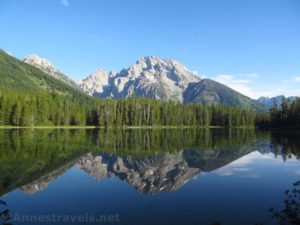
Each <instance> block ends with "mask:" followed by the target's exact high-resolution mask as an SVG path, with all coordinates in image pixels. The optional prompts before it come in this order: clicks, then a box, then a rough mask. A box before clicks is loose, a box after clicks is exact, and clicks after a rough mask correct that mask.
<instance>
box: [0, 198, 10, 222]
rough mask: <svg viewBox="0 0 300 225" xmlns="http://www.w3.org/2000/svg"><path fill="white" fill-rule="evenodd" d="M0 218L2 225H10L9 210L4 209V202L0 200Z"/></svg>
mask: <svg viewBox="0 0 300 225" xmlns="http://www.w3.org/2000/svg"><path fill="white" fill-rule="evenodd" d="M0 206H1V209H0V218H1V224H2V225H11V223H10V220H11V216H10V214H9V209H7V207H6V202H5V201H3V200H0Z"/></svg>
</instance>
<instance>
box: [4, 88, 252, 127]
mask: <svg viewBox="0 0 300 225" xmlns="http://www.w3.org/2000/svg"><path fill="white" fill-rule="evenodd" d="M81 96H82V97H81ZM1 125H2V126H3V125H13V126H23V127H24V126H68V125H80V126H86V125H88V126H89V125H90V126H102V127H122V126H195V127H199V126H205V127H208V126H225V127H240V126H244V127H249V126H255V112H254V111H252V110H250V109H238V108H231V107H225V106H221V105H213V106H203V105H198V104H190V105H189V104H187V105H183V104H181V103H177V102H173V101H167V102H163V101H158V100H154V99H147V98H131V99H118V100H112V99H97V98H89V97H86V96H84V95H78V96H76V97H71V96H64V95H62V94H57V93H55V92H53V93H51V94H46V93H41V94H39V95H35V94H33V93H32V94H31V93H29V92H25V93H24V92H21V93H18V92H9V91H5V92H3V93H1V92H0V126H1Z"/></svg>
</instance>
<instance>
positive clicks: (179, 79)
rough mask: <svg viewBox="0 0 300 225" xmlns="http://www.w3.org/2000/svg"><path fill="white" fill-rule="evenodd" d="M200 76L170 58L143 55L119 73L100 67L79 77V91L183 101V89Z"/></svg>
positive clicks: (119, 96) (124, 96)
mask: <svg viewBox="0 0 300 225" xmlns="http://www.w3.org/2000/svg"><path fill="white" fill-rule="evenodd" d="M197 81H200V78H199V77H198V76H197V75H196V74H194V73H192V72H191V71H189V70H188V69H187V68H186V67H185V66H184V65H182V64H181V63H179V62H178V61H176V60H174V59H160V58H157V57H155V56H147V57H143V58H141V59H139V60H138V61H137V62H136V63H135V64H134V65H131V66H130V67H128V68H126V69H123V70H121V71H120V72H119V73H113V72H105V71H103V70H101V69H99V70H97V71H96V72H94V73H92V74H91V75H89V76H88V77H87V78H85V79H83V80H81V81H79V86H80V87H81V88H82V90H83V91H85V92H86V93H88V94H90V95H94V96H98V97H111V98H129V97H132V96H133V95H136V96H144V97H148V98H155V99H161V100H175V101H179V102H183V97H182V94H183V91H184V90H185V89H186V88H187V86H188V84H189V83H191V82H197Z"/></svg>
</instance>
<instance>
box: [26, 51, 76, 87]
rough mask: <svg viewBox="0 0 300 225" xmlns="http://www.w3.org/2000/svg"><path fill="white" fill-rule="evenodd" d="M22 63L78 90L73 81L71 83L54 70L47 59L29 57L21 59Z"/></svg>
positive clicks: (35, 56)
mask: <svg viewBox="0 0 300 225" xmlns="http://www.w3.org/2000/svg"><path fill="white" fill-rule="evenodd" d="M23 62H25V63H28V64H30V65H32V66H34V67H36V68H38V69H40V70H42V71H43V72H45V73H47V74H49V75H51V76H53V77H54V78H56V79H58V80H61V81H63V82H65V83H67V84H69V85H70V86H72V87H74V88H76V89H77V88H78V86H77V84H76V83H75V82H74V81H72V80H71V79H70V78H69V77H67V76H66V75H65V74H63V73H62V72H61V71H59V70H58V69H57V68H55V67H54V66H53V65H52V64H51V63H50V62H49V61H48V60H47V59H44V58H41V57H39V56H38V55H29V56H27V57H25V58H24V59H23Z"/></svg>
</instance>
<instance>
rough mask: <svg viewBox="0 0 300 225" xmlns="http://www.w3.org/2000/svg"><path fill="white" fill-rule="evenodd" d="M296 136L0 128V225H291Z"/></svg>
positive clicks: (295, 211)
mask: <svg viewBox="0 0 300 225" xmlns="http://www.w3.org/2000/svg"><path fill="white" fill-rule="evenodd" d="M299 136H300V135H299V133H295V132H294V133H278V132H277V133H271V132H258V131H256V132H255V131H254V130H241V129H239V130H223V129H213V130H192V129H190V130H189V129H187V130H175V129H173V130H119V131H115V132H113V131H105V130H38V129H35V130H21V129H19V130H0V199H1V203H0V212H2V211H4V213H2V220H1V219H0V224H1V223H3V224H5V223H11V224H49V225H50V224H120V225H121V224H204V225H206V224H207V225H211V224H215V225H216V224H222V225H223V224H224V225H225V224H233V225H239V224H241V225H242V224H243V225H244V224H246V225H247V224H251V225H254V224H297V222H299V220H298V221H297V216H299V207H298V206H297V204H300V198H299V196H300V194H299V192H300V191H299V189H300V188H299V186H300V184H299V183H297V181H299V180H300V162H299V157H300V139H299ZM272 216H273V218H272ZM274 216H275V217H274ZM285 220H286V221H288V220H290V222H289V223H288V222H287V223H283V222H284V221H285Z"/></svg>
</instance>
